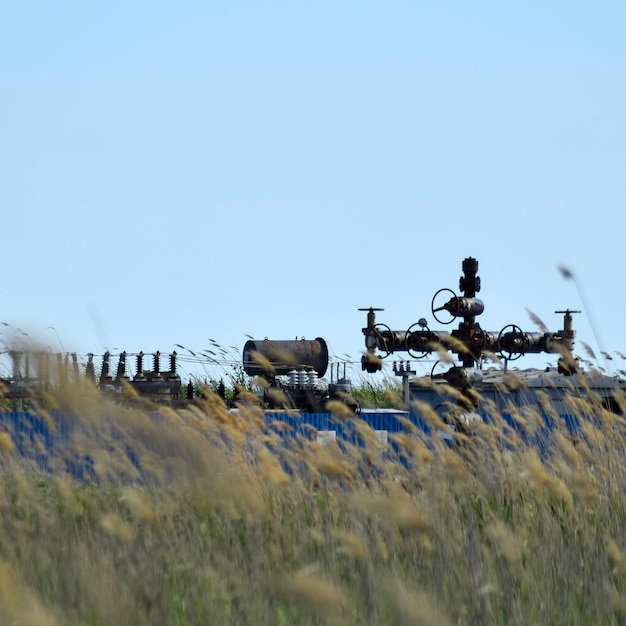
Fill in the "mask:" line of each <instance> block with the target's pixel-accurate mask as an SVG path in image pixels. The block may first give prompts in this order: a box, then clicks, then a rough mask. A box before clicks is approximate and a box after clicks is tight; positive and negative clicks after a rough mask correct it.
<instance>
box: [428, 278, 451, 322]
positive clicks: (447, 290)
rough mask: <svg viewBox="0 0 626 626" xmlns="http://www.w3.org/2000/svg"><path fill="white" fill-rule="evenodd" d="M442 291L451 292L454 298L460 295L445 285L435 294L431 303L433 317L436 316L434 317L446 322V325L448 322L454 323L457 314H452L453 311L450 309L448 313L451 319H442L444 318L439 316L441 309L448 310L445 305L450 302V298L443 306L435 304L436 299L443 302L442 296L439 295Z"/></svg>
mask: <svg viewBox="0 0 626 626" xmlns="http://www.w3.org/2000/svg"><path fill="white" fill-rule="evenodd" d="M442 293H450V294H452V297H453V298H456V297H458V296H457V295H456V294H455V293H454V291H452V289H448V288H447V287H444V288H443V289H440V290H439V291H438V292H437V293H436V294H435V295H434V296H433V299H432V301H431V303H430V310H431V312H432V314H433V317H434V318H435V319H436V320H437V321H438V322H439V323H440V324H444V325H447V324H452V322H454V319H455V317H456V316H454V315H452V313H450V312H449V311H448V315H449V316H450V319H449V320H442V319H439V317H437V313H440V312H441V311H446V307H445V305H446V304H447V303H448V300H446V302H445V303H444V304H443V306H436V305H435V300H439V301H440V302H441V298H440V297H439V296H440V294H442Z"/></svg>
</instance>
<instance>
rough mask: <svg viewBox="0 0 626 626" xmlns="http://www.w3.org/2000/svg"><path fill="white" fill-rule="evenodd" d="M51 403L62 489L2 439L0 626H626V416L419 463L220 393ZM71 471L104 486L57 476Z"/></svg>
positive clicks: (480, 431) (447, 451)
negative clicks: (297, 428) (271, 415)
mask: <svg viewBox="0 0 626 626" xmlns="http://www.w3.org/2000/svg"><path fill="white" fill-rule="evenodd" d="M373 391H374V396H375V397H377V396H376V394H378V393H381V392H382V393H383V395H384V394H385V390H384V389H382V390H381V389H378V388H373ZM359 393H363V394H365V395H366V394H370V393H372V389H367V390H359V391H357V392H356V394H355V395H356V396H357V397H359V396H358V394H359ZM394 393H395V392H394ZM359 399H360V401H361V402H363V396H362V397H360V398H359ZM46 402H47V406H48V407H50V408H60V409H63V410H64V411H65V412H68V413H69V412H70V411H72V413H73V414H74V415H75V416H76V417H75V418H74V423H73V424H72V425H71V432H72V436H71V438H70V440H69V441H68V442H67V444H66V446H65V447H64V448H63V449H61V450H59V451H58V453H57V455H56V456H55V457H54V458H53V459H51V469H52V470H53V472H52V473H45V474H44V473H42V472H40V471H38V470H36V469H35V468H34V466H32V465H31V464H30V463H29V462H28V461H27V460H25V459H23V458H22V457H20V456H18V455H17V453H16V451H15V444H16V441H14V437H15V435H14V434H12V433H10V432H8V431H7V432H3V433H0V464H1V466H2V472H1V473H0V623H2V624H37V625H39V626H47V625H66V624H67V625H74V624H80V625H85V626H105V625H106V626H108V625H111V626H113V625H115V626H120V625H125V624H128V625H133V626H137V625H143V624H145V625H148V624H172V625H175V626H186V625H194V624H198V625H200V624H202V625H206V624H212V625H220V624H224V625H235V624H237V625H246V624H249V625H251V626H252V625H255V626H256V625H259V624H272V625H276V624H279V625H294V624H313V625H321V624H347V625H349V624H354V625H363V624H365V625H371V626H374V625H376V626H378V625H389V626H391V625H396V624H397V625H404V624H429V625H430V624H481V625H483V624H511V625H512V624H567V625H571V624H581V625H582V624H621V623H623V622H624V621H626V539H625V536H624V527H625V524H626V492H625V491H624V487H623V486H624V485H625V484H626V465H625V463H624V452H625V448H624V436H625V435H626V421H625V420H624V419H623V418H622V417H620V416H617V415H615V414H613V413H609V412H607V411H606V410H604V409H602V408H601V406H600V405H599V403H598V404H594V402H593V398H592V399H591V401H585V400H582V399H578V398H574V397H572V398H571V407H572V411H576V412H577V413H578V414H579V416H580V419H581V424H582V433H581V436H580V437H579V438H577V439H575V440H572V438H571V437H570V436H569V435H568V433H567V431H566V429H565V428H562V429H557V430H556V431H555V432H554V434H553V437H552V440H551V442H550V443H551V447H550V450H551V452H550V455H549V457H548V458H542V457H540V456H539V454H538V453H537V451H536V450H534V449H531V448H527V447H525V446H524V445H523V444H522V443H521V442H520V440H519V437H518V436H517V434H516V433H515V432H514V431H512V430H511V429H510V428H509V427H508V426H506V425H505V424H504V422H503V421H502V420H501V419H500V418H499V416H498V415H494V416H493V424H490V425H479V426H478V427H476V429H475V430H474V431H473V433H472V436H470V437H466V436H462V435H458V437H457V444H458V445H456V446H454V447H447V446H445V445H444V444H443V442H442V441H440V440H438V439H436V438H426V437H425V436H424V435H423V434H422V433H420V432H411V431H410V430H409V431H407V432H406V433H404V434H399V435H396V436H394V437H393V440H394V443H395V444H396V445H397V446H398V448H399V452H400V453H401V454H402V455H404V456H405V457H406V458H407V459H409V460H410V462H411V466H410V467H407V466H406V465H405V464H402V463H400V462H398V461H394V459H393V458H392V459H388V458H386V457H384V453H385V452H386V450H387V447H386V446H385V444H383V443H382V442H381V441H380V440H379V439H378V438H377V437H376V436H375V433H374V432H373V431H372V430H371V429H370V428H369V427H367V426H365V425H364V424H363V423H361V422H359V420H358V417H357V418H355V417H350V416H348V415H347V414H346V412H345V411H342V410H340V408H339V407H335V406H333V408H335V409H336V410H337V411H338V414H337V417H341V418H342V419H346V420H353V422H354V426H355V428H357V429H358V430H359V432H360V434H361V435H362V437H363V438H364V439H365V441H366V442H367V446H366V447H365V448H364V449H362V448H354V447H350V446H348V447H347V449H346V450H343V451H342V450H340V449H339V447H338V446H337V445H336V444H334V443H332V442H331V443H327V444H325V445H321V444H318V443H317V442H315V441H310V442H309V441H306V442H304V441H303V442H300V443H301V444H302V445H301V446H296V445H295V444H294V445H291V446H290V445H283V444H282V443H281V442H279V441H278V439H279V437H280V435H279V434H277V433H270V432H268V431H267V430H266V428H265V420H264V416H263V413H262V412H261V411H260V409H259V407H258V406H256V405H255V404H254V400H253V398H252V396H250V395H246V394H245V393H242V395H241V398H240V404H239V411H238V412H236V413H234V412H229V411H228V410H226V407H225V405H224V404H223V402H222V401H221V400H220V399H219V398H218V397H217V396H216V395H215V394H213V393H211V392H210V391H208V390H207V391H206V395H205V397H204V398H203V399H202V400H201V401H200V403H199V404H198V405H189V406H188V407H187V408H184V409H180V410H176V411H174V410H172V409H171V408H163V407H161V408H158V409H157V407H145V406H137V407H134V408H131V407H130V406H129V405H121V404H120V403H117V404H114V403H113V402H112V401H111V400H110V399H105V398H103V397H102V396H101V395H99V394H97V393H96V392H95V391H93V390H90V389H86V388H84V387H82V388H78V389H75V390H73V391H72V392H71V393H67V392H66V393H64V395H63V396H53V395H51V396H50V397H49V398H47V400H46ZM146 408H150V409H151V411H150V413H148V412H147V411H146ZM416 409H418V410H419V411H420V412H421V414H422V416H423V417H424V418H425V419H426V420H428V421H429V422H430V423H432V424H433V425H435V426H439V427H441V426H442V425H441V424H440V423H438V422H437V417H436V416H435V415H434V414H433V413H432V411H428V409H427V408H426V407H416ZM44 414H45V412H44ZM590 416H593V419H591V417H590ZM47 419H51V418H49V416H48V417H47ZM538 419H539V416H538V415H536V414H533V413H532V412H528V413H527V414H526V415H524V416H520V421H522V420H523V422H524V425H525V428H527V429H528V430H529V431H532V429H534V428H536V426H537V420H538ZM50 426H51V427H54V424H53V423H52V422H50ZM32 445H33V446H35V447H36V446H37V445H38V443H37V441H34V442H32ZM129 450H132V454H129ZM270 450H272V452H270ZM77 456H80V457H82V458H85V457H89V458H91V459H92V462H93V469H94V472H95V478H96V480H93V481H83V482H79V481H76V480H73V479H71V478H70V477H69V476H68V475H67V474H66V473H64V472H63V468H64V467H65V459H66V458H73V457H77Z"/></svg>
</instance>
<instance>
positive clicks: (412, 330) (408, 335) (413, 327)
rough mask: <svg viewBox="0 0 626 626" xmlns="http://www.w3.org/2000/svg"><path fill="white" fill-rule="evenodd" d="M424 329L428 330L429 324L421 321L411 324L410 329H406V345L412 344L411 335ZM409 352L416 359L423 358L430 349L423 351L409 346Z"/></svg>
mask: <svg viewBox="0 0 626 626" xmlns="http://www.w3.org/2000/svg"><path fill="white" fill-rule="evenodd" d="M418 329H419V331H424V330H426V331H427V330H428V326H424V324H420V323H419V322H415V324H411V326H409V329H408V330H407V331H406V339H405V341H406V345H407V346H409V345H411V335H413V334H414V333H416V332H419V331H418ZM407 352H408V353H409V356H411V357H412V358H414V359H423V358H424V357H425V356H426V355H427V354H428V351H427V350H423V351H419V352H417V351H415V350H413V349H412V348H408V347H407Z"/></svg>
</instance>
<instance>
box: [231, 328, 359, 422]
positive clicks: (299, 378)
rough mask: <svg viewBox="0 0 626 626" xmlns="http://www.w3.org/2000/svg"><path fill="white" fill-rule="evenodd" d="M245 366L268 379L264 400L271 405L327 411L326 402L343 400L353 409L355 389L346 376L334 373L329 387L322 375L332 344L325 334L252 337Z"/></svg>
mask: <svg viewBox="0 0 626 626" xmlns="http://www.w3.org/2000/svg"><path fill="white" fill-rule="evenodd" d="M242 356H243V368H244V371H245V372H246V374H248V375H249V376H256V377H259V378H261V379H263V380H264V381H265V384H264V385H263V392H262V398H261V400H262V402H263V403H264V404H265V405H266V406H268V407H269V408H283V409H284V408H293V409H299V410H302V411H306V412H313V413H315V412H320V411H324V410H326V409H325V405H326V402H327V401H328V400H331V399H339V400H342V401H344V402H345V403H346V404H348V405H349V406H350V407H351V408H352V409H353V410H356V409H357V408H358V407H357V405H356V403H354V401H351V398H350V396H349V394H350V391H351V389H352V387H351V383H350V381H349V380H348V379H347V378H346V377H345V368H344V376H343V378H341V379H340V378H339V372H337V381H336V382H335V380H334V376H331V383H330V385H329V386H328V389H325V388H324V387H323V386H321V385H320V380H319V379H320V378H321V377H322V376H324V374H325V373H326V370H327V369H328V346H327V345H326V341H324V339H322V338H321V337H317V338H316V339H313V340H306V339H295V340H271V339H261V340H257V339H251V340H249V341H247V342H246V344H245V345H244V347H243V355H242Z"/></svg>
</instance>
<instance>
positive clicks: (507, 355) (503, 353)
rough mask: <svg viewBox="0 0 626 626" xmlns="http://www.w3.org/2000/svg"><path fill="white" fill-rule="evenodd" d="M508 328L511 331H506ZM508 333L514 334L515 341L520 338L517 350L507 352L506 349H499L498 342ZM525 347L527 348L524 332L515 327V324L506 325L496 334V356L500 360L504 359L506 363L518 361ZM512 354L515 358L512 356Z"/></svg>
mask: <svg viewBox="0 0 626 626" xmlns="http://www.w3.org/2000/svg"><path fill="white" fill-rule="evenodd" d="M508 328H510V329H511V330H509V331H507V329H508ZM505 331H506V332H505ZM510 333H515V334H516V337H515V338H516V339H518V338H520V337H521V339H522V346H521V348H520V349H519V350H509V349H506V348H500V341H501V340H502V337H503V336H504V335H508V334H510ZM526 346H527V342H526V335H525V334H524V331H523V330H522V329H521V328H520V327H519V326H517V324H507V325H506V326H505V327H504V328H503V329H502V330H501V331H500V333H499V334H498V348H499V350H498V354H499V355H500V356H501V357H502V358H504V359H506V360H507V361H516V360H517V359H519V358H520V357H521V356H522V355H523V354H524V353H525V352H526ZM514 354H515V355H516V356H513V355H514Z"/></svg>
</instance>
